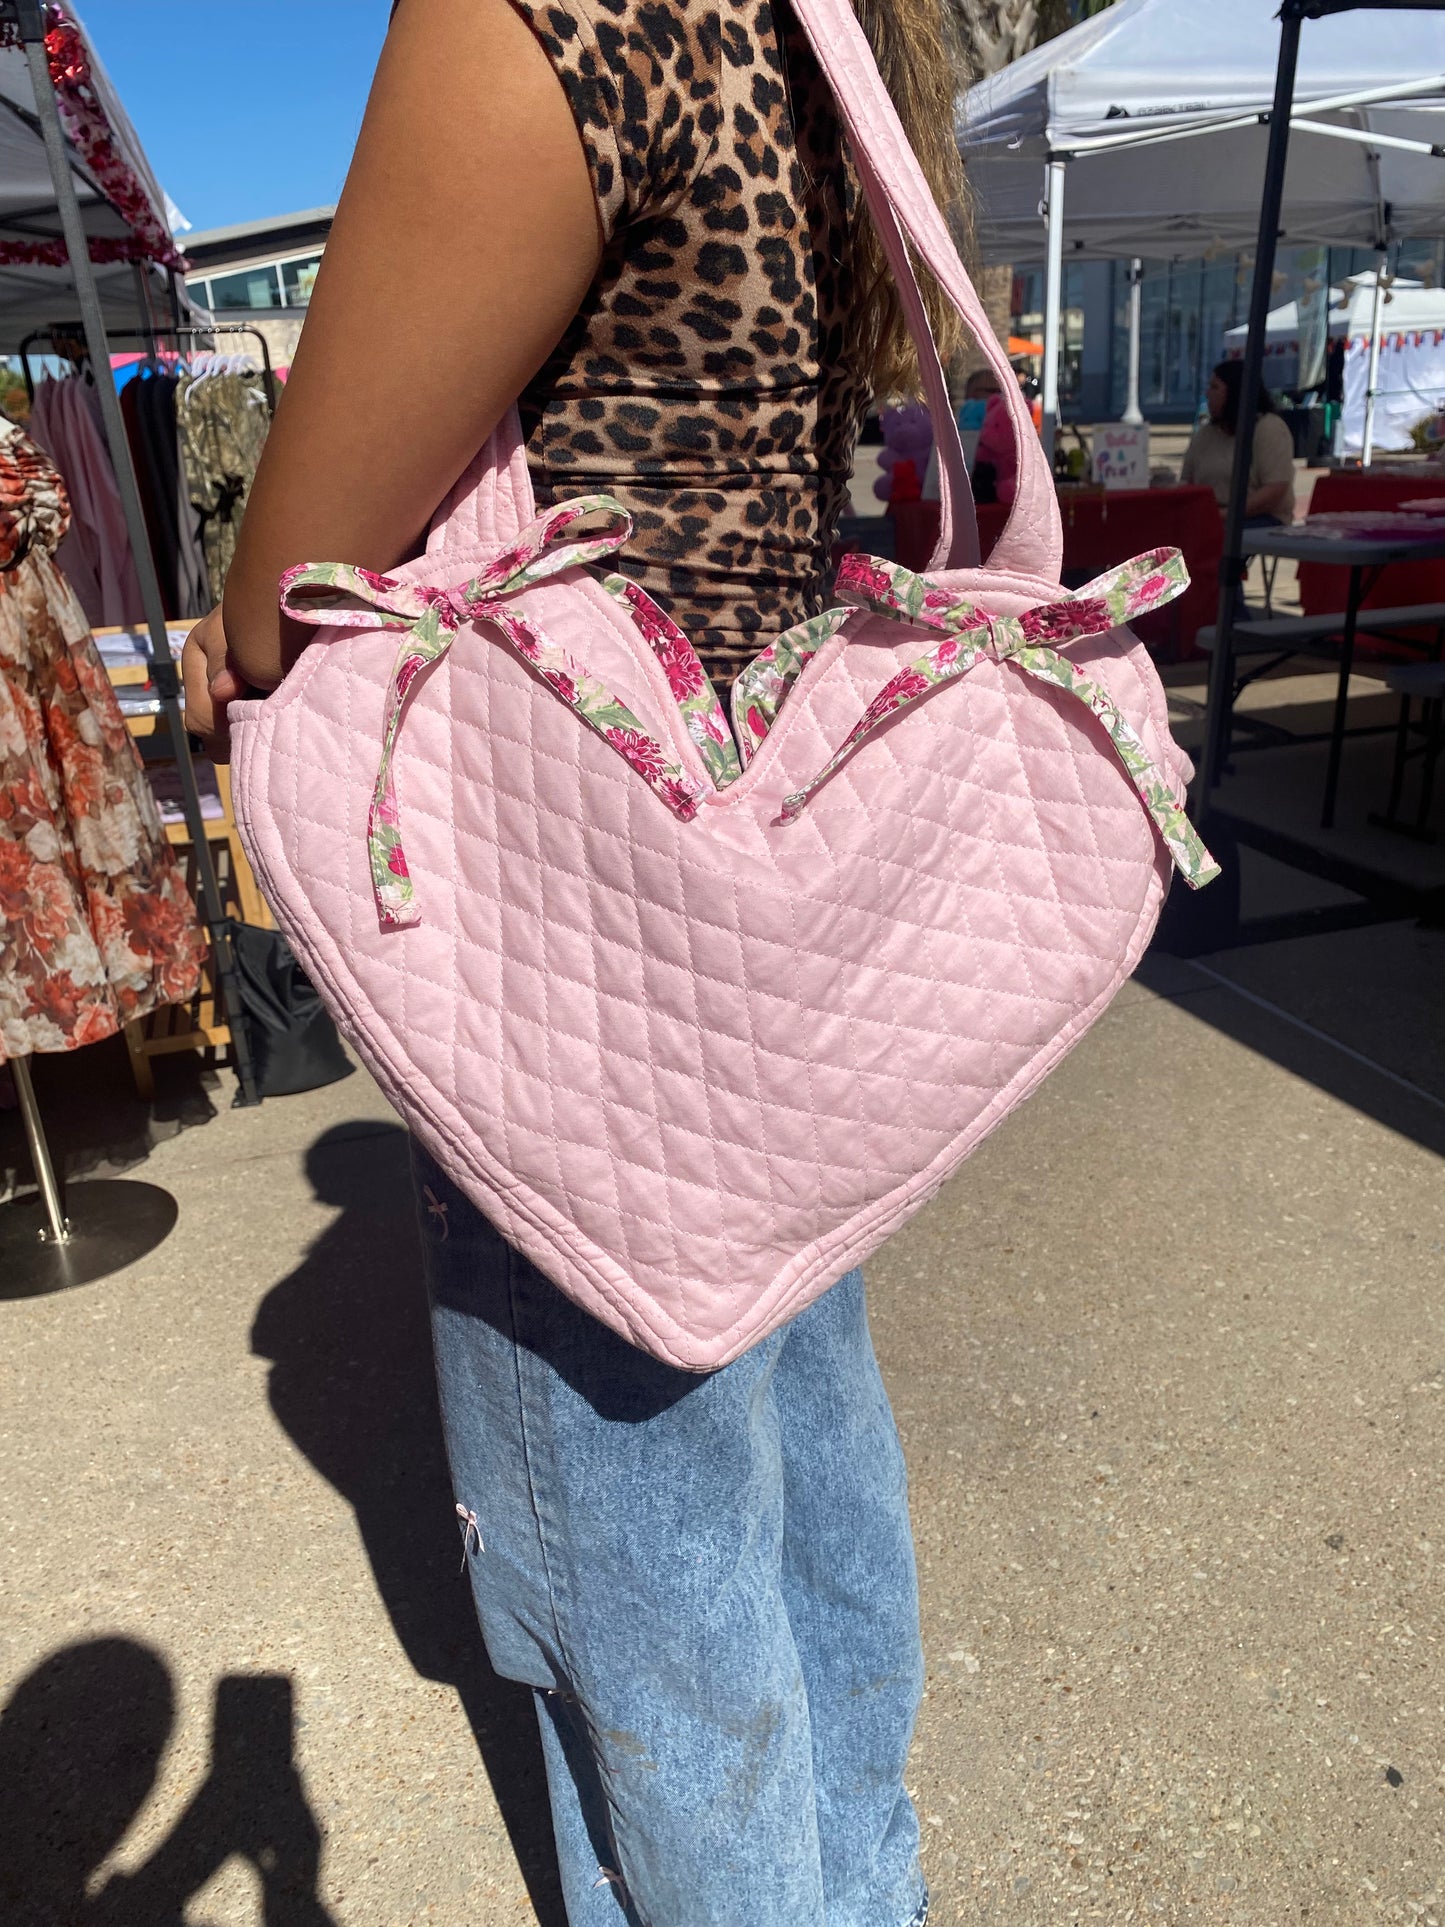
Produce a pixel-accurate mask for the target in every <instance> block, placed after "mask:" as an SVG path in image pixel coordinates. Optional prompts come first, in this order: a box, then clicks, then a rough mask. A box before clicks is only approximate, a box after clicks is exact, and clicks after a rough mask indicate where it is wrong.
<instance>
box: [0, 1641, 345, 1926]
mask: <svg viewBox="0 0 1445 1927" xmlns="http://www.w3.org/2000/svg"><path fill="white" fill-rule="evenodd" d="M174 1711H175V1693H174V1689H173V1687H172V1684H171V1676H170V1671H169V1669H168V1667H167V1666H166V1663H165V1661H164V1660H163V1659H162V1658H161V1657H160V1655H159V1654H158V1653H156V1652H154V1651H152V1650H151V1648H150V1647H148V1646H143V1645H141V1644H140V1643H139V1642H138V1641H136V1640H131V1639H119V1638H113V1639H94V1640H86V1641H83V1642H81V1643H79V1644H77V1645H73V1646H66V1647H62V1648H61V1649H60V1651H59V1652H56V1653H52V1654H51V1655H50V1657H49V1658H48V1659H46V1660H44V1661H42V1663H41V1664H40V1665H39V1666H37V1667H36V1668H35V1670H34V1671H33V1672H32V1673H30V1674H29V1675H28V1676H27V1677H26V1678H25V1679H23V1680H22V1681H21V1682H20V1684H19V1686H17V1687H16V1689H15V1691H14V1693H13V1694H12V1695H11V1697H10V1700H9V1703H8V1704H7V1705H6V1707H5V1710H4V1712H3V1713H0V1789H3V1798H0V1919H3V1920H4V1921H5V1922H6V1924H7V1927H183V1923H184V1922H185V1920H186V1906H187V1902H188V1901H189V1900H190V1899H191V1898H192V1897H193V1896H194V1895H195V1894H197V1893H199V1892H200V1890H201V1888H202V1887H204V1886H205V1885H206V1883H207V1882H208V1881H209V1880H210V1879H211V1877H212V1876H213V1875H214V1874H215V1873H216V1871H217V1870H218V1869H219V1868H220V1867H221V1866H223V1865H224V1863H225V1862H226V1861H227V1860H229V1859H231V1858H232V1857H233V1856H234V1855H240V1856H241V1857H242V1858H243V1859H245V1860H247V1861H249V1862H250V1864H251V1866H252V1867H253V1868H254V1869H255V1871H256V1874H257V1876H258V1878H259V1880H260V1882H261V1891H262V1895H263V1905H264V1917H265V1921H266V1927H335V1923H334V1921H333V1920H332V1916H331V1915H330V1914H329V1913H328V1912H327V1911H326V1909H325V1908H324V1907H323V1906H322V1904H321V1902H320V1900H319V1899H318V1898H317V1892H316V1884H317V1877H318V1873H319V1870H320V1862H321V1831H320V1828H319V1827H318V1826H317V1824H316V1821H315V1818H314V1817H313V1815H312V1813H311V1810H310V1808H309V1806H308V1805H307V1803H306V1795H305V1792H304V1790H303V1788H302V1785H301V1778H300V1775H299V1774H298V1773H297V1771H296V1765H295V1760H294V1757H293V1739H294V1719H293V1713H292V1703H291V1682H290V1680H288V1679H285V1678H283V1677H280V1676H278V1675H274V1674H238V1675H234V1676H232V1677H229V1678H226V1679H221V1680H219V1681H218V1682H217V1684H216V1705H215V1723H214V1731H213V1738H212V1746H211V1767H210V1771H209V1773H208V1774H207V1776H206V1779H205V1781H204V1782H203V1784H202V1785H201V1787H200V1789H199V1791H198V1792H197V1793H196V1794H195V1796H194V1798H193V1799H192V1800H191V1801H190V1803H189V1805H188V1806H187V1807H186V1809H185V1811H184V1812H183V1813H182V1814H181V1816H180V1818H179V1819H178V1820H177V1821H176V1823H175V1825H174V1826H173V1827H172V1828H171V1830H170V1832H169V1833H168V1834H167V1835H166V1837H165V1839H164V1840H163V1841H162V1842H161V1844H160V1846H159V1847H157V1848H156V1850H155V1852H154V1853H153V1854H152V1855H151V1856H150V1858H149V1859H148V1860H147V1861H146V1862H145V1863H144V1865H143V1866H141V1867H139V1868H137V1869H136V1870H135V1871H134V1872H133V1873H126V1874H113V1875H112V1876H111V1877H110V1878H109V1879H108V1880H107V1881H106V1882H105V1883H104V1885H102V1886H101V1887H100V1888H99V1890H98V1891H96V1892H94V1893H92V1892H91V1891H90V1885H91V1880H92V1876H93V1875H94V1874H95V1872H96V1871H97V1869H98V1868H99V1867H100V1866H101V1865H102V1863H103V1862H104V1861H105V1860H106V1858H107V1856H108V1855H109V1854H110V1853H111V1852H112V1851H113V1850H114V1848H115V1847H117V1846H118V1845H119V1844H120V1841H121V1840H122V1839H123V1838H124V1836H125V1834H126V1832H127V1830H128V1829H129V1827H130V1825H131V1823H132V1821H133V1820H134V1819H135V1817H136V1815H137V1814H138V1813H139V1812H140V1809H141V1808H142V1807H143V1806H144V1805H145V1802H146V1800H147V1799H148V1798H149V1796H150V1793H151V1790H152V1788H153V1787H154V1785H155V1779H156V1772H157V1769H158V1768H159V1765H160V1761H161V1756H162V1754H163V1753H164V1751H165V1747H166V1742H167V1741H168V1739H169V1738H170V1731H171V1723H172V1719H173V1717H174Z"/></svg>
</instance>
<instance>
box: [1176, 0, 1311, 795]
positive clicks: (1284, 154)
mask: <svg viewBox="0 0 1445 1927" xmlns="http://www.w3.org/2000/svg"><path fill="white" fill-rule="evenodd" d="M1309 4H1310V0H1284V4H1283V6H1282V7H1281V8H1280V23H1279V64H1278V66H1277V67H1276V68H1275V76H1274V106H1273V109H1272V111H1271V113H1270V119H1269V148H1268V151H1267V152H1266V155H1265V162H1264V185H1263V188H1262V190H1261V193H1260V201H1259V238H1258V240H1257V241H1256V243H1255V250H1254V279H1253V281H1252V283H1251V285H1250V290H1249V334H1248V336H1247V337H1246V340H1245V345H1244V372H1243V375H1242V377H1241V381H1240V390H1239V421H1238V423H1237V425H1236V427H1235V431H1234V470H1233V473H1232V475H1231V476H1230V482H1229V506H1228V507H1227V508H1226V509H1225V511H1224V553H1223V555H1222V556H1221V557H1220V559H1219V615H1218V617H1217V619H1216V623H1215V630H1214V653H1213V655H1212V656H1211V657H1210V661H1209V695H1208V700H1207V703H1206V706H1205V714H1204V753H1203V755H1202V756H1201V757H1200V759H1199V774H1198V776H1197V778H1196V779H1195V780H1196V793H1195V810H1196V813H1197V814H1198V815H1199V816H1201V817H1202V816H1204V815H1205V813H1206V812H1207V810H1208V807H1209V799H1210V792H1211V791H1212V790H1213V788H1214V786H1215V785H1216V784H1217V783H1218V781H1219V778H1220V774H1221V771H1222V767H1223V762H1224V750H1225V744H1226V742H1227V741H1228V737H1229V721H1230V710H1231V709H1232V707H1233V696H1234V611H1235V602H1236V598H1237V594H1238V591H1239V589H1240V586H1241V585H1242V583H1243V581H1244V569H1245V559H1244V505H1245V501H1246V499H1247V497H1248V495H1249V469H1250V461H1251V458H1252V456H1253V454H1254V427H1255V422H1256V420H1257V418H1258V414H1259V410H1258V407H1257V405H1256V404H1257V401H1258V397H1259V385H1260V377H1261V374H1262V371H1263V368H1264V346H1265V335H1266V332H1267V330H1268V325H1269V303H1270V296H1271V294H1272V292H1273V287H1274V258H1275V249H1276V245H1277V243H1278V239H1279V217H1280V208H1281V206H1282V204H1283V201H1284V170H1285V163H1286V161H1287V160H1288V159H1289V117H1290V107H1291V104H1292V102H1293V100H1294V77H1295V69H1296V67H1297V66H1298V65H1299V40H1300V20H1301V14H1302V10H1303V9H1304V8H1306V7H1308V6H1309Z"/></svg>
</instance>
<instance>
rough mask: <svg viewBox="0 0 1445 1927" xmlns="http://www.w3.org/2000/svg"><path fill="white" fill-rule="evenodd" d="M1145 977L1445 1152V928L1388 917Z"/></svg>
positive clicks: (1343, 1098) (1360, 1107) (1265, 1052)
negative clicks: (1443, 990) (1444, 995)
mask: <svg viewBox="0 0 1445 1927" xmlns="http://www.w3.org/2000/svg"><path fill="white" fill-rule="evenodd" d="M1138 978H1139V982H1140V983H1141V984H1143V985H1144V986H1145V987H1146V988H1148V989H1150V990H1152V991H1155V992H1156V993H1157V994H1158V995H1159V996H1162V997H1167V998H1169V999H1171V1000H1172V1001H1174V1002H1177V1003H1179V1004H1180V1005H1181V1007H1182V1008H1184V1009H1186V1010H1188V1011H1189V1012H1190V1013H1191V1015H1193V1016H1195V1017H1198V1018H1199V1019H1200V1020H1201V1021H1202V1022H1204V1023H1207V1024H1209V1025H1211V1026H1212V1027H1213V1028H1214V1029H1216V1030H1219V1031H1222V1032H1223V1033H1224V1034H1225V1035H1226V1036H1228V1037H1232V1038H1233V1039H1234V1040H1235V1041H1236V1042H1237V1043H1240V1044H1244V1045H1246V1046H1247V1047H1248V1048H1249V1049H1250V1050H1253V1051H1257V1052H1258V1053H1259V1054H1260V1055H1261V1056H1264V1057H1268V1058H1269V1059H1271V1060H1272V1061H1273V1062H1274V1063H1276V1064H1279V1065H1280V1066H1281V1067H1282V1068H1283V1069H1285V1070H1287V1071H1290V1072H1291V1073H1292V1074H1293V1075H1294V1076H1296V1077H1300V1078H1303V1079H1305V1080H1306V1081H1307V1082H1309V1083H1311V1084H1314V1085H1315V1086H1317V1087H1318V1088H1319V1089H1320V1090H1323V1091H1327V1092H1328V1093H1329V1094H1330V1096H1331V1097H1334V1098H1337V1099H1339V1100H1340V1102H1342V1103H1345V1104H1348V1105H1350V1106H1351V1107H1352V1109H1354V1110H1357V1111H1360V1112H1362V1113H1363V1114H1364V1115H1365V1116H1367V1117H1371V1118H1373V1119H1374V1120H1375V1121H1376V1123H1379V1124H1383V1125H1385V1126H1386V1127H1387V1129H1389V1130H1392V1131H1396V1132H1398V1133H1399V1134H1400V1135H1401V1136H1403V1137H1407V1138H1410V1139H1412V1140H1413V1141H1414V1142H1415V1143H1417V1144H1420V1145H1423V1146H1424V1147H1425V1148H1426V1149H1427V1150H1430V1151H1434V1152H1436V1153H1437V1154H1440V1155H1445V998H1442V996H1441V994H1440V985H1441V983H1442V981H1445V931H1441V930H1433V929H1426V928H1425V927H1424V926H1423V925H1422V924H1420V923H1418V922H1408V921H1404V920H1401V921H1398V922H1394V923H1379V924H1375V925H1373V926H1370V927H1366V928H1361V929H1354V930H1348V929H1346V930H1336V931H1332V932H1325V933H1321V934H1319V935H1317V936H1311V937H1299V938H1293V939H1290V940H1287V941H1284V942H1278V943H1268V944H1259V945H1256V946H1246V947H1244V948H1240V949H1237V950H1228V951H1216V952H1214V953H1213V954H1205V955H1200V956H1196V957H1193V958H1182V957H1171V956H1168V955H1164V954H1161V953H1160V952H1159V951H1157V950H1156V951H1152V952H1151V953H1150V954H1149V955H1148V956H1146V957H1145V959H1144V961H1143V963H1142V964H1141V966H1140V968H1139V972H1138Z"/></svg>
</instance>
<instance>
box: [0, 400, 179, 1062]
mask: <svg viewBox="0 0 1445 1927" xmlns="http://www.w3.org/2000/svg"><path fill="white" fill-rule="evenodd" d="M69 523H70V507H69V504H68V503H67V501H66V498H65V492H64V488H63V486H62V484H61V481H60V477H59V475H58V474H57V473H56V471H55V469H54V468H53V467H52V465H51V463H50V462H49V461H48V460H47V458H46V457H45V456H44V455H43V454H42V453H41V452H40V450H39V449H38V448H36V446H35V445H34V443H33V442H31V441H29V440H27V438H26V437H25V436H24V435H22V434H21V433H20V431H19V429H17V428H14V427H13V426H12V425H10V424H8V423H4V422H0V1062H3V1061H4V1060H5V1059H6V1058H9V1057H23V1056H26V1055H28V1054H29V1053H30V1052H32V1051H62V1050H75V1049H78V1048H79V1046H80V1045H82V1044H91V1043H94V1042H96V1040H97V1039H99V1038H103V1037H109V1036H111V1035H112V1034H113V1033H114V1032H116V1031H117V1030H119V1029H120V1028H121V1026H122V1025H124V1024H126V1023H129V1022H130V1020H131V1019H132V1018H135V1017H142V1016H144V1015H145V1014H146V1012H147V1011H150V1010H153V1009H154V1008H155V1007H156V1006H157V1005H159V1004H168V1003H184V1002H186V1001H188V1000H189V999H190V998H191V997H193V996H194V995H195V993H196V989H197V987H198V984H199V981H200V970H201V962H202V959H203V957H204V956H205V953H206V944H205V939H204V937H203V936H202V933H201V930H200V927H199V924H198V921H197V918H196V911H195V906H194V905H193V903H192V902H191V898H190V895H189V893H188V892H187V890H186V886H185V883H184V881H183V879H182V877H181V874H180V871H179V869H178V868H177V865H176V860H175V855H174V852H173V851H172V850H171V848H170V845H169V844H168V843H167V842H166V840H165V837H164V835H163V834H162V831H161V824H160V816H159V813H158V812H157V809H156V804H155V799H154V798H153V796H152V795H151V790H150V785H149V784H148V783H147V781H146V778H145V774H144V771H143V770H142V767H141V762H140V758H139V756H138V755H137V753H136V748H135V744H134V743H133V742H132V741H131V738H130V734H129V732H128V730H127V729H126V726H125V720H124V718H123V716H122V715H121V712H120V707H119V704H118V703H117V701H116V697H115V691H114V690H113V689H112V688H111V685H110V681H109V678H108V677H107V676H106V673H105V669H104V666H103V665H102V663H101V660H100V657H99V655H98V653H97V651H96V647H95V644H94V642H93V641H92V639H91V635H90V628H89V625H88V623H87V622H86V619H85V616H84V613H83V612H82V610H81V608H80V605H79V603H78V602H77V601H76V599H75V596H74V595H73V593H72V592H71V589H70V586H69V584H68V583H67V582H66V580H65V578H64V576H63V575H61V573H60V571H59V570H58V569H57V568H56V566H55V564H54V562H53V561H52V560H51V557H52V555H53V553H54V551H55V548H56V546H57V544H58V543H59V541H60V539H61V537H62V536H63V535H64V534H65V531H66V529H67V527H68V526H69Z"/></svg>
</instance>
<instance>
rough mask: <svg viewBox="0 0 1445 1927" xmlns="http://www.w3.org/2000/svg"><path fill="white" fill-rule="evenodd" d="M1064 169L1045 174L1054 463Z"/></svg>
mask: <svg viewBox="0 0 1445 1927" xmlns="http://www.w3.org/2000/svg"><path fill="white" fill-rule="evenodd" d="M1064 167H1065V163H1064V162H1063V161H1061V160H1053V159H1051V160H1050V161H1049V163H1048V166H1047V168H1046V169H1045V171H1044V212H1045V215H1046V216H1047V219H1048V252H1047V255H1046V265H1045V269H1044V395H1043V414H1044V422H1043V443H1044V454H1045V455H1046V456H1047V457H1048V459H1049V461H1050V463H1052V462H1053V459H1054V442H1055V440H1056V438H1057V436H1058V431H1059V348H1060V342H1059V335H1060V333H1061V331H1062V326H1063V297H1064Z"/></svg>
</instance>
